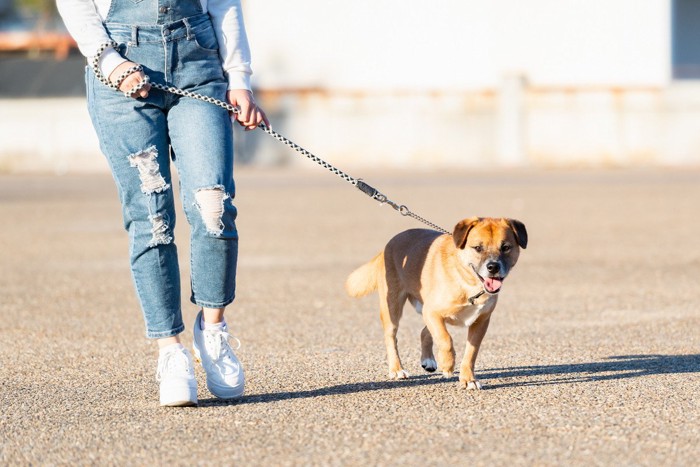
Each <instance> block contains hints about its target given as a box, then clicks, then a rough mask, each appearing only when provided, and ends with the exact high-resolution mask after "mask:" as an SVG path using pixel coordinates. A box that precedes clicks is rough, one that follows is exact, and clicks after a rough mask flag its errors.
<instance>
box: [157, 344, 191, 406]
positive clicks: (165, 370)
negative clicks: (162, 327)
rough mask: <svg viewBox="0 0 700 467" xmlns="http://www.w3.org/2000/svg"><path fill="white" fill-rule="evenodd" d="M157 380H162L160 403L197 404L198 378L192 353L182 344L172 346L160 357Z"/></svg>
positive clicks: (168, 404) (171, 404)
mask: <svg viewBox="0 0 700 467" xmlns="http://www.w3.org/2000/svg"><path fill="white" fill-rule="evenodd" d="M156 380H157V381H159V382H160V405H162V406H169V407H182V406H187V405H197V380H196V379H195V378H194V366H193V364H192V354H190V352H189V350H187V349H186V348H184V347H182V346H172V347H171V348H168V349H167V350H166V351H165V352H162V353H161V355H160V356H159V357H158V371H157V372H156Z"/></svg>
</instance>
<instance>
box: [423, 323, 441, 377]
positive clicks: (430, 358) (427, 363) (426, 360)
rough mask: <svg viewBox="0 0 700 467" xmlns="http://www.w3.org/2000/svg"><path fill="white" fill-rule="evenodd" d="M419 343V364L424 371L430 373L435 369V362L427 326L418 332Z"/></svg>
mask: <svg viewBox="0 0 700 467" xmlns="http://www.w3.org/2000/svg"><path fill="white" fill-rule="evenodd" d="M420 344H421V345H420V347H421V352H420V365H421V366H422V367H423V369H424V370H425V371H427V372H430V373H432V372H433V371H435V370H437V362H436V361H435V356H434V355H433V336H432V335H430V331H429V330H428V327H427V326H426V327H424V328H423V331H421V333H420Z"/></svg>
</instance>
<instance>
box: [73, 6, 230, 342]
mask: <svg viewBox="0 0 700 467" xmlns="http://www.w3.org/2000/svg"><path fill="white" fill-rule="evenodd" d="M105 28H106V30H107V32H108V33H109V35H110V37H111V38H112V40H114V41H115V42H116V43H117V44H119V46H118V51H119V52H120V53H121V54H122V55H123V56H124V57H126V58H127V59H129V60H131V61H133V62H135V63H138V64H141V65H142V66H143V69H144V72H145V73H146V74H147V75H148V76H150V78H151V81H153V82H157V83H166V82H167V83H169V84H171V85H173V86H176V87H179V88H182V89H187V90H190V91H194V92H197V93H200V94H203V95H207V96H212V97H215V98H217V99H221V100H224V101H225V100H226V91H227V81H226V79H225V76H224V73H223V69H222V65H221V60H220V58H219V55H218V43H217V39H216V35H215V33H214V29H213V27H212V24H211V21H210V19H209V16H208V14H206V13H203V12H202V6H201V4H200V2H199V0H112V3H111V8H110V11H109V14H108V15H107V18H106V19H105ZM86 84H87V96H88V107H89V111H90V116H91V118H92V122H93V125H94V127H95V130H96V131H97V135H98V138H99V140H100V147H101V149H102V152H103V153H104V154H105V156H106V157H107V160H108V162H109V165H110V167H111V170H112V175H113V177H114V180H115V181H116V185H117V189H118V191H119V197H120V200H121V204H122V213H123V218H124V227H125V228H126V230H127V232H128V233H129V254H130V258H131V272H132V276H133V280H134V284H135V286H136V292H137V295H138V297H139V301H140V303H141V308H142V310H143V315H144V319H145V323H146V336H147V337H149V338H162V337H169V336H174V335H177V334H179V333H180V332H182V331H183V330H184V325H183V322H182V311H181V303H180V272H179V266H178V257H177V249H176V247H175V243H174V237H173V231H174V227H175V209H174V196H173V188H172V186H171V180H172V178H171V172H170V159H171V158H172V160H173V161H174V163H175V166H176V167H177V171H178V176H179V181H180V192H181V198H182V204H183V208H184V211H185V215H186V218H187V221H188V222H189V224H190V227H191V258H190V274H191V286H192V295H191V300H192V302H193V303H195V304H197V305H199V306H200V307H201V306H204V307H209V308H218V307H223V306H225V305H227V304H229V303H231V302H232V301H233V298H234V294H235V279H236V261H237V256H238V233H237V231H236V225H235V219H236V208H235V207H234V205H233V203H232V199H233V196H234V183H233V133H232V126H231V120H230V118H229V115H228V112H227V111H226V110H225V109H222V108H220V107H217V106H215V105H212V104H209V103H206V102H202V101H198V100H194V99H191V98H185V97H178V96H176V95H174V94H170V93H165V92H162V91H159V90H155V89H152V90H151V91H150V93H149V96H148V97H147V98H146V99H133V98H125V97H124V95H123V94H122V93H121V92H118V91H115V90H113V89H110V88H108V87H107V86H105V85H104V84H102V83H100V82H99V81H98V80H97V79H96V78H95V76H94V74H93V72H92V70H90V69H88V71H87V75H86Z"/></svg>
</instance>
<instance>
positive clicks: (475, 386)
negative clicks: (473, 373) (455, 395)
mask: <svg viewBox="0 0 700 467" xmlns="http://www.w3.org/2000/svg"><path fill="white" fill-rule="evenodd" d="M459 385H460V387H461V388H462V389H466V390H468V391H481V383H480V382H479V381H477V380H473V381H460V382H459Z"/></svg>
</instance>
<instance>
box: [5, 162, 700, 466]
mask: <svg viewBox="0 0 700 467" xmlns="http://www.w3.org/2000/svg"><path fill="white" fill-rule="evenodd" d="M354 175H359V174H354ZM362 175H363V176H364V177H365V179H366V181H367V182H368V183H370V184H372V185H374V186H375V187H376V188H378V189H380V190H381V191H382V192H384V193H385V194H386V195H388V196H389V198H391V199H393V200H395V201H397V202H400V203H403V204H406V205H408V206H409V207H410V208H411V209H412V210H414V211H415V212H417V213H418V214H420V215H422V216H424V217H426V218H428V219H430V220H431V221H433V222H435V223H436V224H438V225H441V226H443V227H445V228H448V229H451V228H452V226H453V225H454V224H455V223H456V222H457V221H458V220H460V219H462V218H465V217H469V216H472V215H485V216H508V217H515V218H517V219H519V220H521V221H523V222H524V223H525V225H526V226H527V228H528V231H529V237H530V243H529V245H528V249H527V250H524V251H523V252H522V253H521V256H520V261H519V263H518V265H517V266H516V268H515V270H514V271H513V273H512V275H511V276H510V277H509V278H508V280H507V281H506V283H505V286H504V290H503V292H502V294H501V298H500V302H499V305H498V307H497V309H496V311H495V313H494V315H493V318H492V320H491V327H490V329H489V332H488V334H487V335H486V338H485V339H484V344H483V346H482V348H481V353H480V356H479V360H478V361H477V375H478V376H479V377H480V378H481V381H482V383H483V384H484V390H483V391H480V392H468V391H465V390H461V389H459V388H458V385H457V378H456V377H455V378H451V379H445V378H442V377H440V376H437V375H430V374H426V373H424V372H423V371H422V369H421V367H420V362H419V356H420V350H419V339H420V330H421V328H422V324H421V320H420V317H419V316H418V315H417V314H415V313H413V312H412V311H410V310H409V309H407V312H406V314H405V316H404V319H403V321H402V326H401V328H400V331H399V348H400V350H401V354H402V359H403V361H404V364H405V367H406V369H407V370H408V371H409V372H410V373H411V377H410V378H409V379H408V380H403V381H398V382H396V381H389V380H388V379H387V376H386V375H387V367H386V362H385V355H384V345H383V341H382V332H381V325H380V323H379V316H378V310H377V299H376V296H370V297H367V298H363V299H351V298H349V297H347V296H346V295H345V293H344V290H343V282H344V280H345V277H346V276H347V274H348V273H350V272H351V271H352V270H353V269H354V268H355V267H357V266H358V265H360V264H362V263H363V262H365V261H367V260H369V259H370V258H371V257H372V256H373V255H374V254H375V253H377V252H378V251H379V250H380V249H381V248H382V247H383V246H384V244H385V243H386V241H387V240H388V239H389V238H390V237H391V236H393V235H394V234H396V233H398V232H400V231H402V230H405V229H408V228H414V227H420V226H421V225H420V224H417V223H416V221H414V220H412V219H409V218H405V217H402V216H400V215H398V214H397V213H395V212H394V211H392V210H391V209H390V208H389V207H386V206H384V207H381V206H379V205H378V204H376V203H375V202H373V201H371V200H369V199H368V198H367V197H365V196H364V195H363V194H362V193H360V192H359V191H357V190H354V189H353V188H352V187H350V186H349V185H347V184H346V183H345V182H343V181H341V180H340V179H337V178H335V177H333V176H332V175H331V174H328V173H325V172H324V171H323V170H322V169H317V168H311V169H308V170H300V169H289V170H281V169H280V170H262V169H249V168H240V169H238V172H237V175H236V179H237V185H238V197H237V201H236V203H237V206H238V208H239V221H238V228H239V231H240V235H241V242H240V262H239V275H238V298H237V301H236V303H235V304H234V306H233V307H232V308H231V309H230V310H229V312H228V313H227V317H228V321H229V323H230V325H231V328H232V332H233V334H235V335H236V336H237V337H238V338H239V339H240V340H241V342H242V348H241V349H240V350H239V351H238V355H239V357H240V358H241V360H242V362H243V363H244V365H245V368H246V371H247V376H248V384H247V387H246V393H247V395H246V396H245V397H244V398H243V399H242V400H240V401H238V402H233V403H229V402H224V401H219V400H217V399H215V398H213V396H211V394H209V392H208V391H207V390H206V386H205V384H204V374H203V372H202V371H201V368H198V369H197V377H198V380H199V398H200V404H199V406H198V407H193V408H161V407H159V406H158V386H157V383H156V382H155V378H154V375H155V366H156V358H157V353H156V348H155V344H154V343H152V342H149V341H147V340H146V338H145V337H144V329H143V320H142V317H141V313H140V310H139V307H138V304H137V301H136V298H135V295H134V293H133V291H132V285H131V277H130V274H129V269H128V259H127V236H126V234H125V232H124V231H123V229H122V225H121V214H120V208H119V206H118V202H117V196H116V190H115V188H114V186H113V183H112V180H111V178H110V177H109V175H65V176H41V175H14V176H10V175H3V176H0V218H1V219H2V226H1V227H0V266H1V267H0V313H2V317H3V318H4V319H3V322H4V325H3V326H2V327H0V385H1V387H0V401H1V414H0V465H85V464H98V465H166V464H175V465H185V464H188V465H192V464H201V465H265V466H268V465H271V466H285V465H412V466H413V465H416V466H418V465H420V466H423V465H552V466H559V465H586V466H589V465H649V466H651V465H653V466H659V465H668V466H685V465H688V466H691V465H698V456H699V455H700V403H699V402H698V388H699V386H700V287H699V286H698V284H699V283H700V282H699V280H698V278H699V277H700V208H699V207H698V201H699V200H700V170H672V169H654V170H652V169H648V170H634V171H627V170H609V171H585V170H582V171H538V170H518V171H506V172H503V173H498V172H478V171H472V172H459V171H450V172H439V171H436V172H429V173H423V174H419V173H415V172H391V173H389V172H374V173H373V172H370V173H363V174H362ZM187 237H188V227H187V224H186V222H185V221H184V216H181V217H180V222H179V224H178V226H177V230H176V240H177V242H178V247H179V251H180V254H181V258H182V260H181V263H182V268H183V301H184V303H185V305H184V309H183V314H184V317H185V321H186V323H187V325H188V329H187V331H186V332H185V334H183V337H184V341H185V344H186V345H188V346H189V345H191V341H192V338H191V334H190V330H191V326H190V324H191V322H192V321H193V319H194V316H195V314H196V311H197V310H196V309H195V308H194V306H193V305H191V304H190V303H189V302H188V301H187V297H188V295H189V286H188V282H189V281H188V269H187V267H188V261H187V259H186V258H187V255H188V254H189V250H188V246H187V243H188V242H187ZM452 333H453V337H454V339H455V344H456V348H457V353H458V355H461V353H462V352H463V346H464V341H465V331H464V330H463V329H460V328H452Z"/></svg>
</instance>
